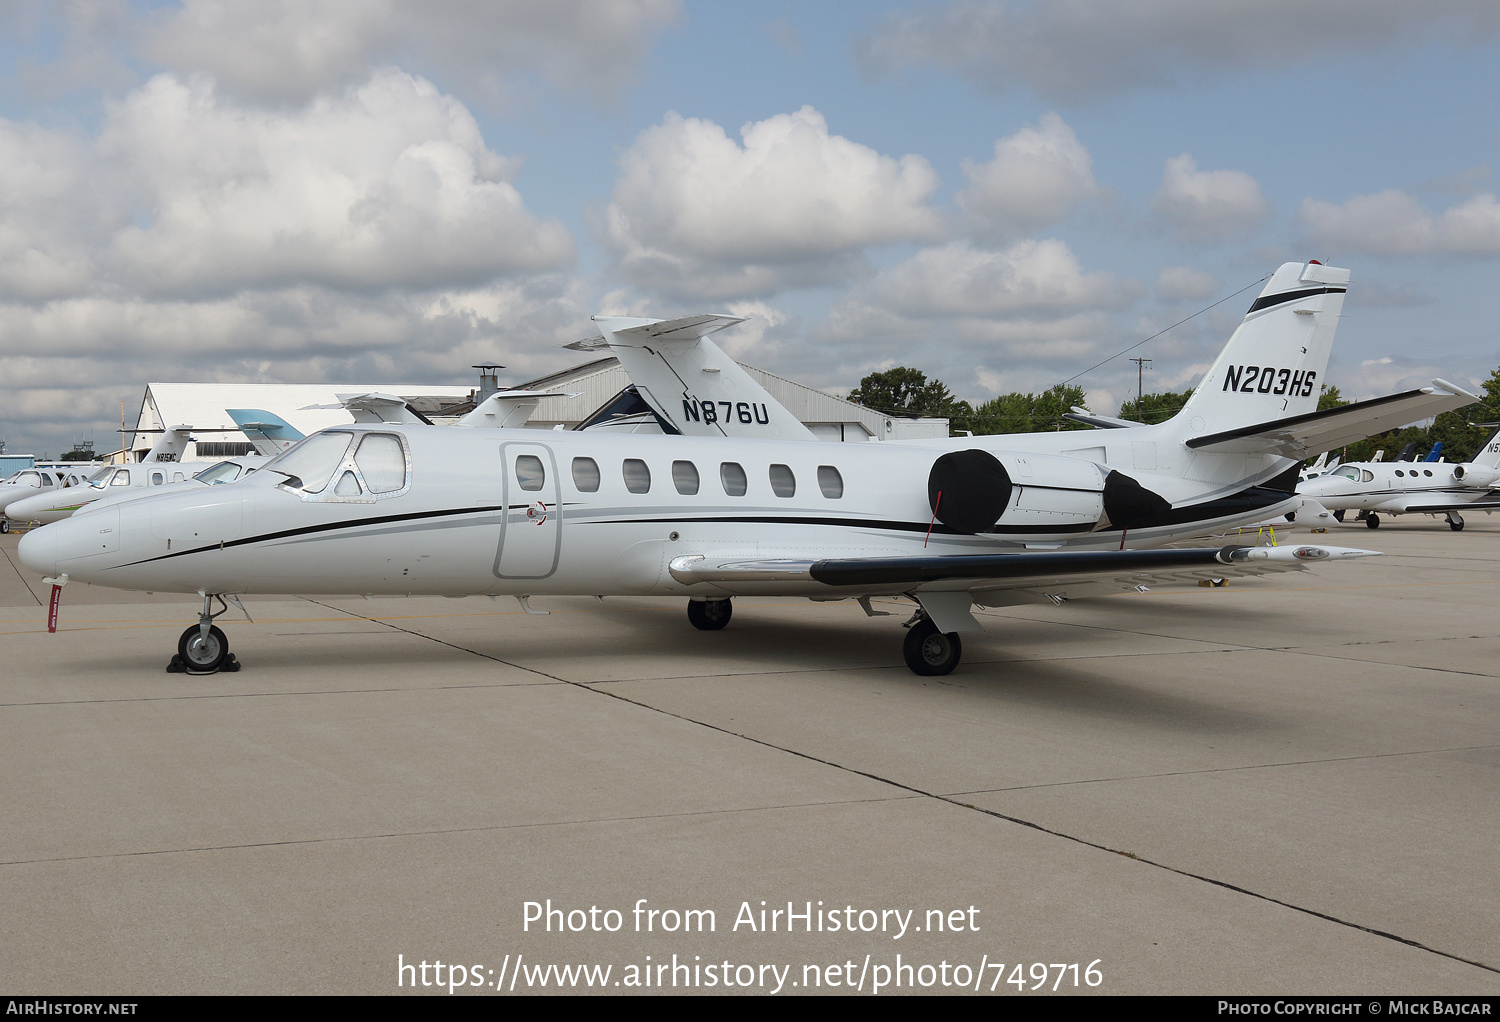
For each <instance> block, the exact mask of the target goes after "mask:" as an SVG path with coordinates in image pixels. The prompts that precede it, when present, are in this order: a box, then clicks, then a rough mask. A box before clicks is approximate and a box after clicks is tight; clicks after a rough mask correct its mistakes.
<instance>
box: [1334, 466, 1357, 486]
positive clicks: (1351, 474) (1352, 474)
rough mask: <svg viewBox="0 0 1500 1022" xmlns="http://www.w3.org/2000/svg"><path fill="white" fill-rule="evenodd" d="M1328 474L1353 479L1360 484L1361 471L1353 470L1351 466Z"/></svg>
mask: <svg viewBox="0 0 1500 1022" xmlns="http://www.w3.org/2000/svg"><path fill="white" fill-rule="evenodd" d="M1328 474H1329V475H1334V476H1343V477H1344V478H1345V479H1353V480H1354V481H1355V482H1356V483H1357V482H1359V469H1357V468H1353V467H1352V466H1349V465H1345V466H1344V467H1343V468H1339V469H1334V470H1333V471H1332V472H1330V473H1328Z"/></svg>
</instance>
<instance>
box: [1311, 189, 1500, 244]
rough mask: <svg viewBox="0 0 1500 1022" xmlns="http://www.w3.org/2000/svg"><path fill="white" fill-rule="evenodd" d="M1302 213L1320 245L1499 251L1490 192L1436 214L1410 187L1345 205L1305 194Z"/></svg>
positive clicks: (1496, 209)
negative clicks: (1402, 190)
mask: <svg viewBox="0 0 1500 1022" xmlns="http://www.w3.org/2000/svg"><path fill="white" fill-rule="evenodd" d="M1300 218H1301V219H1302V221H1303V222H1304V223H1305V224H1306V225H1307V231H1308V236H1309V239H1310V240H1311V241H1312V242H1313V243H1314V244H1318V245H1323V246H1327V247H1330V248H1336V249H1342V250H1344V251H1352V252H1368V253H1371V254H1374V255H1426V254H1433V253H1443V254H1454V255H1483V256H1493V255H1500V204H1497V203H1496V201H1495V196H1494V195H1492V194H1490V193H1488V192H1485V193H1482V194H1480V195H1476V196H1474V198H1472V199H1469V200H1468V201H1466V202H1461V203H1459V204H1457V205H1455V206H1450V207H1449V208H1448V209H1445V210H1444V211H1443V212H1442V213H1440V214H1438V215H1437V216H1434V215H1433V214H1431V213H1429V212H1428V211H1427V210H1426V209H1425V208H1424V207H1423V206H1422V204H1421V203H1419V202H1418V201H1417V200H1416V199H1414V198H1412V197H1411V196H1410V195H1407V194H1406V193H1405V192H1400V191H1395V190H1388V191H1384V192H1378V193H1376V194H1374V195H1357V196H1355V197H1354V198H1352V199H1350V200H1349V201H1348V202H1346V203H1344V204H1343V205H1341V206H1339V205H1334V204H1333V203H1330V202H1320V201H1318V200H1316V199H1304V200H1303V201H1302V208H1301V210H1300Z"/></svg>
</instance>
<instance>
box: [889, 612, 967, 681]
mask: <svg viewBox="0 0 1500 1022" xmlns="http://www.w3.org/2000/svg"><path fill="white" fill-rule="evenodd" d="M901 652H902V653H903V654H904V655H905V657H906V666H907V667H910V668H911V669H912V673H914V674H920V675H922V676H923V677H925V678H930V677H936V676H938V675H943V674H951V673H953V668H955V667H957V666H958V661H959V659H960V658H961V657H962V656H963V652H964V644H963V642H962V640H960V639H959V637H958V633H957V632H946V633H945V632H940V631H938V629H937V625H935V624H933V623H932V622H931V621H918V622H917V623H916V624H914V625H912V626H911V628H910V629H908V630H907V632H906V641H905V642H903V643H902V644H901Z"/></svg>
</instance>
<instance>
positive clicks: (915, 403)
mask: <svg viewBox="0 0 1500 1022" xmlns="http://www.w3.org/2000/svg"><path fill="white" fill-rule="evenodd" d="M849 400H850V401H853V402H854V403H855V404H857V405H864V406H865V407H866V408H873V409H875V410H876V411H878V412H885V413H887V414H888V415H912V416H933V417H938V418H941V417H943V416H948V415H950V414H951V411H950V410H951V409H953V408H954V407H955V406H956V405H959V404H963V405H964V407H967V403H966V402H957V401H955V400H954V399H953V395H952V394H951V393H949V391H948V388H947V387H946V386H945V385H944V384H943V383H942V381H940V380H929V379H928V378H927V374H926V373H924V372H922V371H921V370H920V369H913V368H911V367H910V366H897V367H896V368H894V369H887V370H886V371H885V372H881V373H871V374H870V375H869V376H866V377H865V378H864V379H862V380H860V381H859V386H858V387H855V388H854V389H853V390H851V391H850V392H849Z"/></svg>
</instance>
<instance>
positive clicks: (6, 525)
mask: <svg viewBox="0 0 1500 1022" xmlns="http://www.w3.org/2000/svg"><path fill="white" fill-rule="evenodd" d="M9 531H10V522H7V521H6V520H5V519H4V518H0V532H9Z"/></svg>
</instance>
